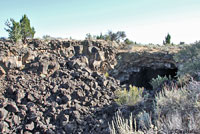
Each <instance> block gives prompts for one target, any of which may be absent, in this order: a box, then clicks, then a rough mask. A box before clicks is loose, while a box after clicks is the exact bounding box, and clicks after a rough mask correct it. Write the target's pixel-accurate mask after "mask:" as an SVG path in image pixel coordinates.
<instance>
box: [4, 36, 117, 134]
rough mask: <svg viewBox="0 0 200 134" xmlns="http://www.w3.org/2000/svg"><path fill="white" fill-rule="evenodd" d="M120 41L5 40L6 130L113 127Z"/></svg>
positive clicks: (14, 133)
mask: <svg viewBox="0 0 200 134" xmlns="http://www.w3.org/2000/svg"><path fill="white" fill-rule="evenodd" d="M115 46H116V44H114V43H111V42H105V41H88V40H85V41H69V40H65V41H59V40H52V41H41V40H31V41H29V43H28V44H26V45H23V44H13V43H12V42H10V41H0V132H1V133H5V134H6V133H8V134H44V133H46V134H65V133H66V134H71V133H76V134H77V133H81V134H82V133H83V134H84V133H85V134H88V133H92V134H106V133H109V129H108V121H110V120H111V118H112V116H113V114H114V113H115V111H116V105H114V104H112V102H113V97H114V91H115V90H117V89H119V88H120V85H119V81H117V80H115V79H114V78H112V77H109V76H105V75H104V74H105V72H106V71H107V70H109V69H112V68H113V67H114V66H115V65H116V59H115V54H116V49H117V48H116V47H115Z"/></svg>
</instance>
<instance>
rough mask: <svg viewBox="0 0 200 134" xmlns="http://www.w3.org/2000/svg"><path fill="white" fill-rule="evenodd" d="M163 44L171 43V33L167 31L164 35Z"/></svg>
mask: <svg viewBox="0 0 200 134" xmlns="http://www.w3.org/2000/svg"><path fill="white" fill-rule="evenodd" d="M163 44H164V45H166V44H171V35H170V34H169V33H168V34H167V36H166V37H165V41H163Z"/></svg>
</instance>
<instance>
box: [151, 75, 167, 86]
mask: <svg viewBox="0 0 200 134" xmlns="http://www.w3.org/2000/svg"><path fill="white" fill-rule="evenodd" d="M170 79H171V77H169V78H167V76H164V77H161V76H160V75H158V77H157V78H153V79H152V80H151V82H150V84H151V85H152V87H153V89H157V88H159V87H160V86H161V85H163V84H164V83H165V82H166V81H168V80H170Z"/></svg>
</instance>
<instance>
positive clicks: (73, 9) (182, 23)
mask: <svg viewBox="0 0 200 134" xmlns="http://www.w3.org/2000/svg"><path fill="white" fill-rule="evenodd" d="M0 5H1V8H0V37H8V33H7V32H6V31H5V30H4V28H5V27H6V26H5V22H6V20H7V19H10V18H13V19H14V20H15V21H19V20H20V19H21V18H22V16H23V15H24V14H26V15H27V16H28V18H29V19H30V23H31V26H33V27H34V28H35V30H36V34H35V37H40V38H41V37H42V36H44V35H50V36H52V37H62V38H70V37H72V38H73V39H84V38H85V36H86V34H87V33H90V34H91V35H99V34H100V33H103V34H106V33H107V32H108V30H111V31H113V32H117V31H125V32H126V35H127V37H128V38H129V39H131V40H133V41H136V42H137V43H142V44H148V43H153V44H162V43H163V40H164V39H165V36H166V35H167V34H168V33H169V34H170V35H171V40H172V42H173V43H179V42H185V43H193V42H195V41H197V40H200V0H0Z"/></svg>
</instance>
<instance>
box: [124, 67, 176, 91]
mask: <svg viewBox="0 0 200 134" xmlns="http://www.w3.org/2000/svg"><path fill="white" fill-rule="evenodd" d="M177 71H178V69H177V68H175V69H164V68H160V69H153V68H150V67H143V68H141V70H140V71H139V72H133V73H132V74H131V75H130V77H129V80H127V81H123V82H121V84H122V85H123V84H126V85H127V86H128V85H134V86H137V87H144V88H146V89H152V86H151V84H150V82H151V80H152V79H153V78H157V77H158V75H160V76H162V77H164V76H167V77H169V76H171V77H172V78H175V76H176V73H177Z"/></svg>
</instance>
